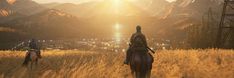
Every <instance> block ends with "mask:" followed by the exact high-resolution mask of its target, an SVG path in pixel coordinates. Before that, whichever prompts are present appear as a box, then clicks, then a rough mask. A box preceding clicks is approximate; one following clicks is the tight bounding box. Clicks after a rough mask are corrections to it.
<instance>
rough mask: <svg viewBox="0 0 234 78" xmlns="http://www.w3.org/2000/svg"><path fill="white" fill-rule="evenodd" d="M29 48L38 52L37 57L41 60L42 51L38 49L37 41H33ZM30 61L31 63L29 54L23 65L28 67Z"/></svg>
mask: <svg viewBox="0 0 234 78" xmlns="http://www.w3.org/2000/svg"><path fill="white" fill-rule="evenodd" d="M28 46H29V50H34V51H36V53H37V56H38V57H39V58H41V51H40V48H39V47H38V45H37V42H36V40H35V39H31V40H30V42H29V44H28ZM28 61H29V53H27V54H26V57H25V60H24V63H23V65H26V64H27V63H28Z"/></svg>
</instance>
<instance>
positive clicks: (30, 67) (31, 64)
mask: <svg viewBox="0 0 234 78" xmlns="http://www.w3.org/2000/svg"><path fill="white" fill-rule="evenodd" d="M30 68H31V70H32V68H33V60H32V61H31V66H30Z"/></svg>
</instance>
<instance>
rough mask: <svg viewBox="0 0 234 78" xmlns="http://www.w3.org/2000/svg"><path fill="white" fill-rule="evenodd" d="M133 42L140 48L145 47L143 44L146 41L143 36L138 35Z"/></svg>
mask: <svg viewBox="0 0 234 78" xmlns="http://www.w3.org/2000/svg"><path fill="white" fill-rule="evenodd" d="M133 42H134V43H133V44H134V45H136V46H139V47H141V46H144V43H143V42H144V41H143V39H142V36H141V35H136V37H135V38H134V41H133Z"/></svg>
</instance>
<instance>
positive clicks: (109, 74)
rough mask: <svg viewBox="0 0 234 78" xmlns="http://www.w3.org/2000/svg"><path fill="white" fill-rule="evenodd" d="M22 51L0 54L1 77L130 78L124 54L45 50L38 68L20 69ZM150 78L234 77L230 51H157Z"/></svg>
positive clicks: (233, 54)
mask: <svg viewBox="0 0 234 78" xmlns="http://www.w3.org/2000/svg"><path fill="white" fill-rule="evenodd" d="M24 56H25V52H18V51H16V52H12V51H1V52H0V78H131V74H130V69H129V66H127V65H123V60H124V58H125V53H122V52H120V53H116V52H84V51H44V52H43V53H42V56H43V59H41V60H40V61H39V65H38V66H37V67H34V68H33V69H32V70H30V69H29V68H27V67H22V66H21V64H22V62H23V59H24ZM154 60H155V61H154V63H153V70H152V78H234V51H233V50H214V49H209V50H160V51H157V53H156V54H154Z"/></svg>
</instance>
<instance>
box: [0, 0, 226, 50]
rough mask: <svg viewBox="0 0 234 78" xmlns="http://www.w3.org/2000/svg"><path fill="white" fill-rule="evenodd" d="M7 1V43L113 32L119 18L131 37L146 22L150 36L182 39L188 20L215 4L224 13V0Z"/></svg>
mask: <svg viewBox="0 0 234 78" xmlns="http://www.w3.org/2000/svg"><path fill="white" fill-rule="evenodd" d="M7 1H8V0H0V37H5V39H1V40H0V41H1V42H2V41H4V42H6V44H7V43H9V42H12V43H13V41H16V42H17V41H22V40H25V39H29V38H37V39H68V38H85V37H112V36H113V34H114V33H115V32H116V31H115V29H114V26H115V25H116V24H119V25H121V34H122V35H124V36H126V37H129V36H130V35H131V33H133V32H134V31H135V26H136V25H141V26H142V27H143V31H144V33H145V34H147V35H148V36H150V37H154V36H156V37H161V38H166V39H177V40H181V39H183V38H184V36H185V32H184V30H183V29H184V28H185V27H186V26H189V25H190V24H194V23H195V24H199V23H200V21H201V19H202V16H204V15H205V14H206V12H207V11H208V9H210V8H211V9H212V10H213V12H214V14H216V15H217V17H219V16H218V15H220V12H221V8H222V5H221V2H220V1H219V0H177V1H176V2H172V3H169V2H167V1H165V0H144V1H140V2H122V3H121V6H119V5H113V4H112V3H111V2H110V1H103V2H100V1H99V2H95V1H93V2H86V3H81V4H73V3H49V4H39V3H36V2H34V1H32V0H16V1H15V2H14V3H9V2H7ZM207 3H210V5H207ZM107 29H108V30H107ZM6 36H7V37H6ZM0 46H1V45H0Z"/></svg>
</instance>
